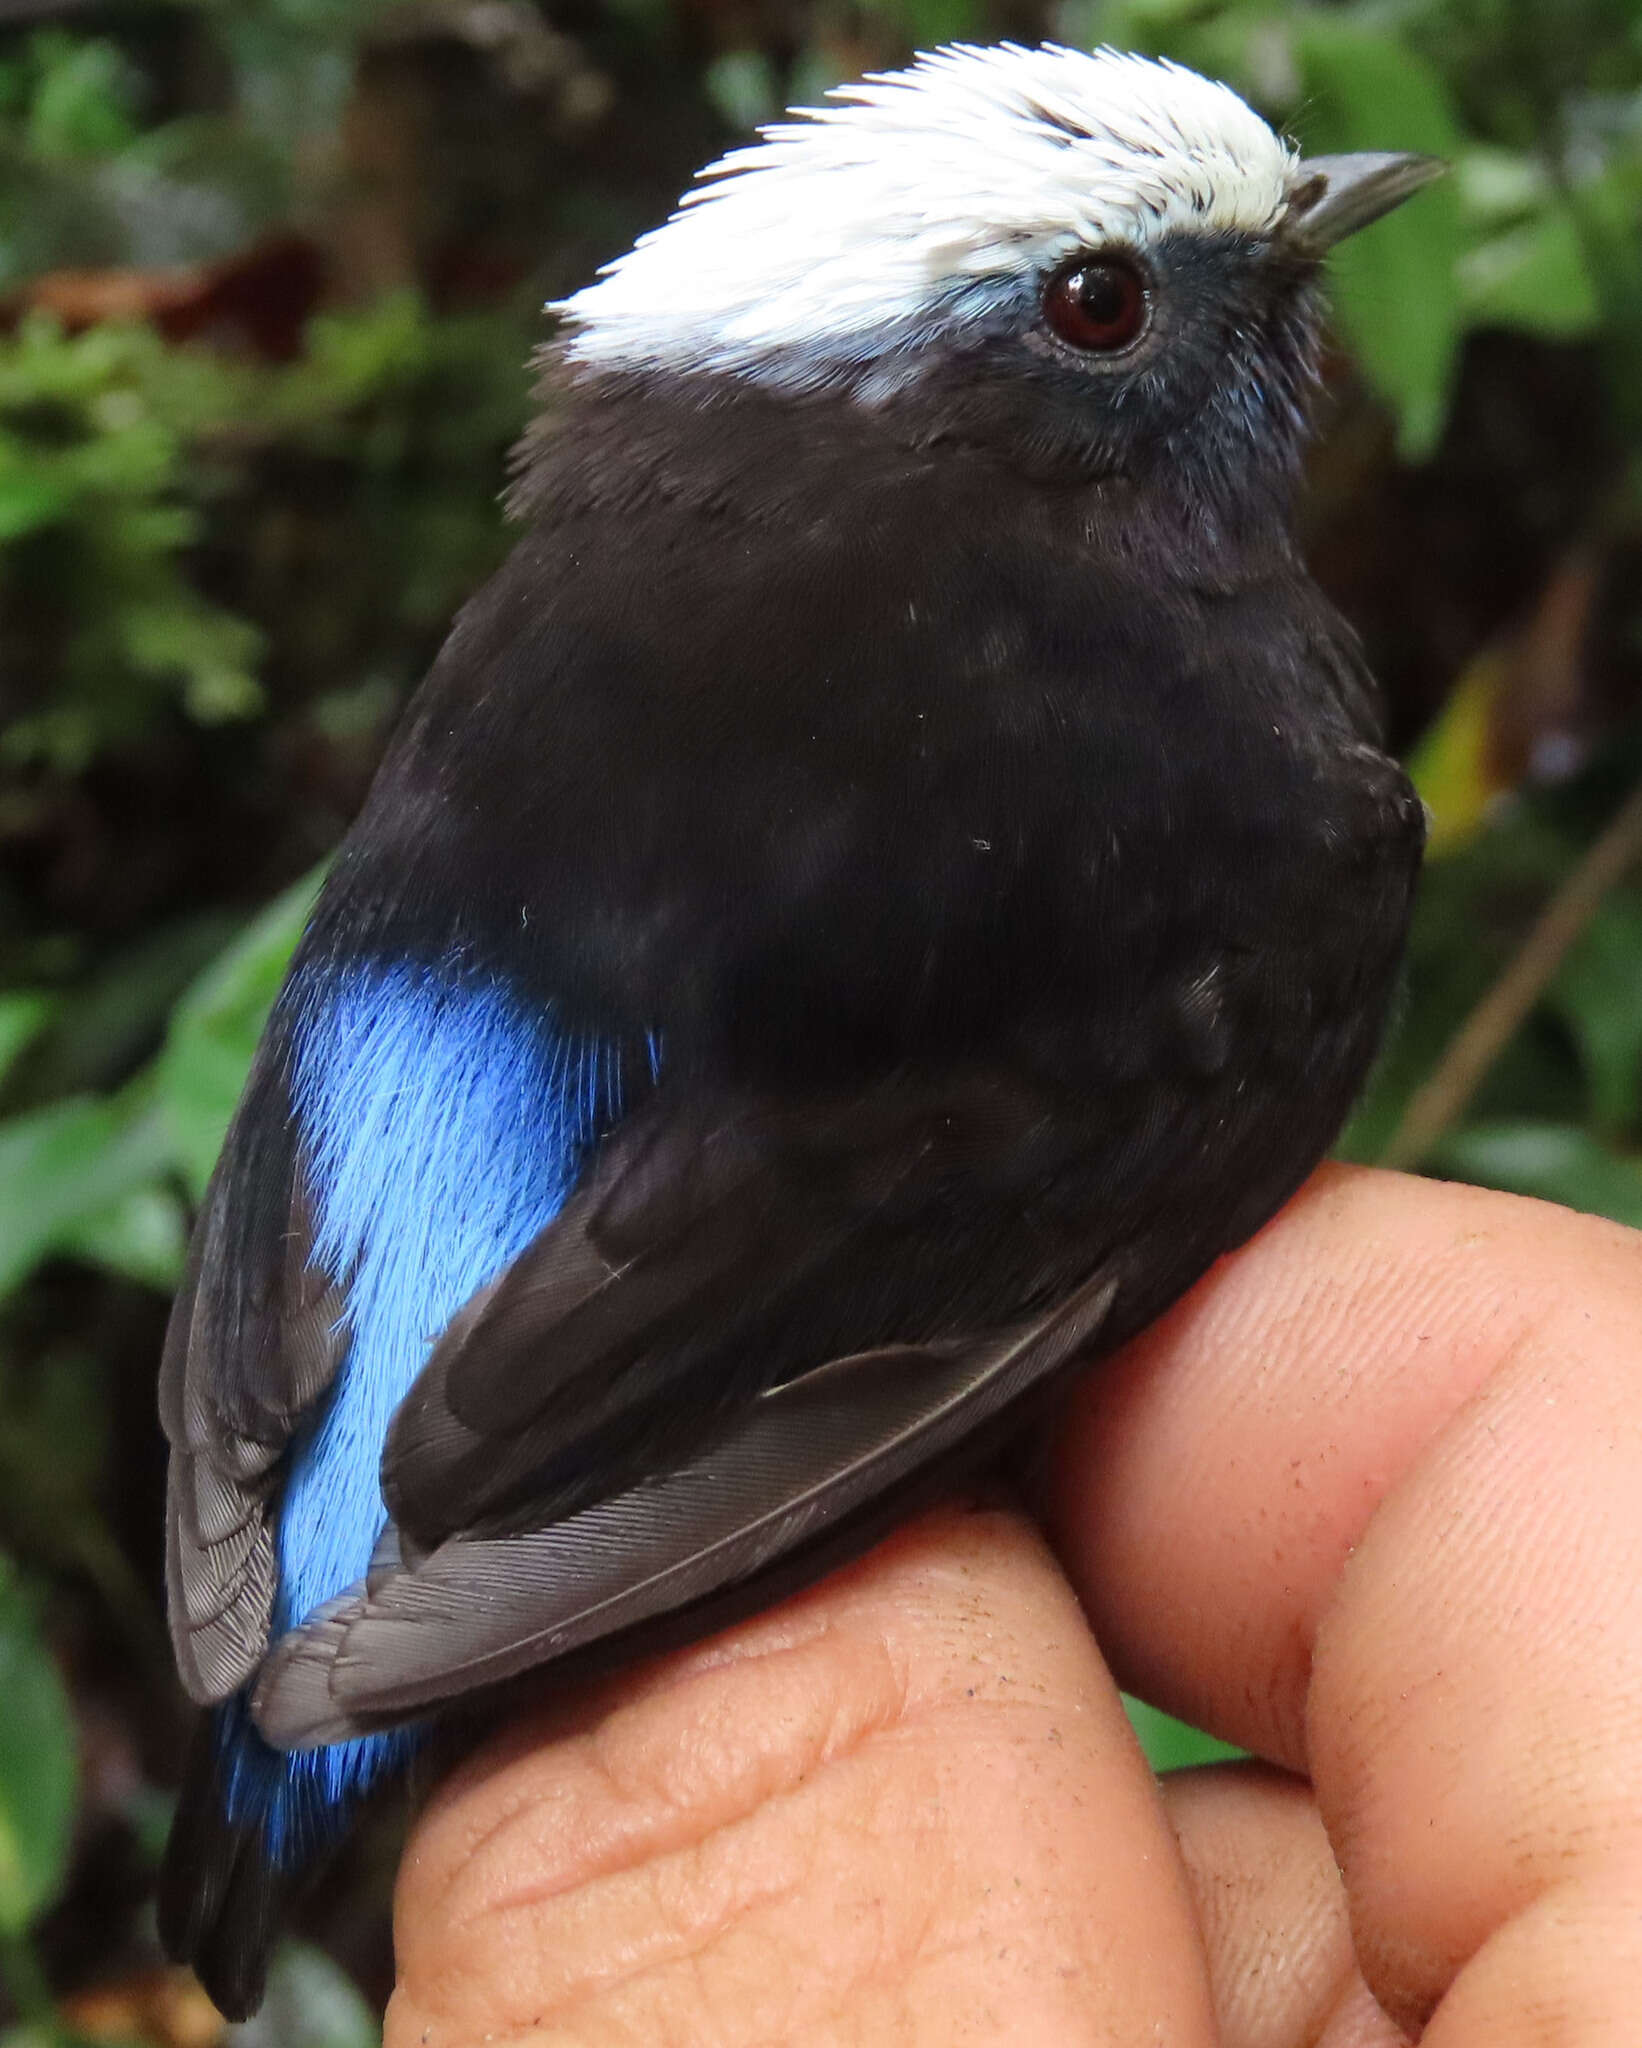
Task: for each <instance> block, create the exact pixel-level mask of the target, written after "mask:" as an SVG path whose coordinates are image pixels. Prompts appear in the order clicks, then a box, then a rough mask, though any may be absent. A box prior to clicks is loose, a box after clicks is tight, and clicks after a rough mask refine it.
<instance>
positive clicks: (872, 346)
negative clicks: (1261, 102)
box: [554, 44, 1440, 496]
mask: <svg viewBox="0 0 1642 2048" xmlns="http://www.w3.org/2000/svg"><path fill="white" fill-rule="evenodd" d="M1438 168H1440V166H1437V165H1435V164H1433V163H1432V162H1431V160H1430V159H1427V158H1421V157H1410V156H1349V157H1333V158H1324V159H1316V160H1311V161H1307V160H1305V159H1303V158H1300V157H1298V156H1297V155H1296V154H1295V153H1294V152H1293V151H1291V150H1290V149H1289V148H1287V147H1286V146H1285V144H1284V143H1283V142H1282V141H1280V140H1279V138H1278V137H1277V136H1276V135H1275V134H1274V133H1273V132H1272V130H1271V129H1270V128H1269V127H1268V126H1267V125H1266V123H1265V122H1264V121H1263V120H1261V119H1260V117H1259V116H1258V115H1257V114H1255V113H1254V112H1253V111H1252V110H1251V109H1250V108H1249V107H1247V106H1246V105H1245V104H1244V102H1243V101H1242V100H1240V99H1239V98H1238V97H1237V95H1236V94H1235V93H1233V92H1232V91H1231V90H1230V89H1229V88H1228V87H1226V86H1223V85H1218V84H1214V83H1212V82H1211V81H1209V80H1207V79H1204V78H1200V77H1198V76H1197V75H1196V74H1195V73H1193V72H1190V71H1186V70H1183V69H1181V68H1180V67H1179V66H1177V65H1172V64H1167V63H1157V62H1153V61H1152V60H1150V59H1147V58H1143V57H1136V56H1127V55H1121V54H1119V53H1117V52H1115V51H1110V50H1102V51H1097V52H1095V53H1094V54H1093V55H1091V54H1088V53H1086V52H1081V51H1076V50H1069V49H1061V48H1055V47H1046V48H1043V49H1022V48H1018V47H1016V46H1013V45H1009V44H1005V45H1002V46H999V47H996V48H987V49H976V48H966V47H960V48H952V49H945V50H940V51H938V52H936V53H935V54H933V55H930V56H925V57H920V58H919V59H918V60H917V61H916V62H915V63H914V64H912V65H911V66H910V67H909V68H908V69H907V70H905V71H898V72H892V73H889V74H887V75H885V76H881V77H875V78H869V79H867V80H865V81H864V82H862V83H860V84H856V85H849V86H843V87H840V88H839V89H838V91H837V92H835V93H834V94H833V95H832V99H831V104H829V105H828V106H825V107H823V108H820V109H817V110H815V111H814V112H811V113H807V114H805V115H804V116H803V117H802V118H801V119H798V120H795V121H792V122H787V123H783V124H781V125H779V126H776V127H772V128H769V129H766V130H765V131H764V133H763V136H762V139H761V140H760V141H759V142H757V143H755V144H753V145H752V146H751V147H749V148H745V149H739V150H735V151H733V152H732V153H731V154H730V155H728V156H726V157H725V158H723V159H722V160H721V161H720V162H719V163H717V164H714V165H713V166H712V167H711V168H710V169H708V170H707V171H705V172H704V173H703V174H702V177H701V179H700V181H699V182H698V184H697V185H696V186H695V187H694V188H693V189H692V190H691V191H690V193H689V194H688V195H687V196H686V198H685V200H684V202H683V204H682V205H681V206H680V208H679V210H678V211H677V213H675V214H674V216H673V217H672V219H671V220H669V221H668V222H667V223H666V224H665V225H664V226H663V227H660V228H658V229H656V230H655V231H654V232H653V233H651V234H648V235H646V236H644V237H643V238H642V239H641V240H640V241H639V242H638V244H637V245H636V246H635V247H634V248H633V249H632V250H631V251H630V252H629V253H628V254H627V255H625V256H622V257H620V258H619V259H618V260H617V261H616V262H614V263H612V264H610V265H609V266H608V267H607V268H606V269H605V270H604V272H603V273H602V274H601V275H600V276H599V278H598V279H597V280H596V281H595V282H594V283H593V284H591V285H589V286H587V287H586V289H585V290H583V291H580V292H578V293H577V294H576V295H575V296H574V297H573V298H570V299H567V300H565V301H564V302H562V303H561V304H560V305H558V306H557V307H555V308H554V310H555V311H557V312H558V313H560V314H561V315H562V316H563V318H564V321H565V330H564V338H563V343H562V347H563V354H564V356H565V357H566V359H567V362H568V365H569V367H570V368H571V370H572V372H573V373H574V372H594V373H597V372H616V373H621V372H637V373H640V374H642V375H644V376H647V377H655V376H658V375H661V376H675V375H676V376H684V377H702V378H709V379H714V380H723V379H729V380H742V381H744V382H746V383H749V384H752V385H754V386H758V387H762V388H763V389H765V390H766V391H774V392H778V393H785V394H789V395H792V396H795V397H800V396H809V395H814V394H836V395H838V396H840V397H842V398H845V399H847V400H849V401H851V402H853V403H855V404H857V405H859V406H863V407H868V408H873V409H876V410H878V411H880V412H882V413H884V414H885V415H887V416H888V417H889V418H891V419H893V420H894V421H896V422H898V423H899V425H900V427H901V428H902V430H903V431H905V430H906V429H907V428H909V427H910V428H911V429H912V430H913V431H915V432H917V433H919V434H920V435H921V436H923V437H925V438H928V439H937V438H941V439H951V440H958V441H962V442H965V443H967V444H969V445H972V446H973V445H979V446H990V447H993V448H996V449H999V450H1001V451H1003V452H1005V453H1007V454H1009V455H1011V456H1013V457H1017V458H1020V459H1024V460H1026V461H1027V462H1028V463H1030V464H1031V465H1032V466H1034V467H1037V468H1043V469H1046V470H1049V471H1053V472H1066V471H1070V472H1073V473H1076V474H1080V475H1083V476H1108V475H1110V476H1132V477H1139V476H1143V475H1145V474H1148V473H1151V472H1154V471H1156V470H1157V469H1158V468H1159V467H1160V466H1166V467H1167V468H1168V470H1169V472H1170V473H1171V474H1172V475H1174V476H1176V477H1179V478H1182V479H1188V480H1190V481H1191V482H1193V483H1194V484H1196V485H1197V486H1198V487H1200V488H1208V489H1210V490H1211V491H1213V492H1214V494H1215V495H1216V496H1223V495H1224V494H1225V493H1226V492H1227V491H1228V490H1229V491H1230V492H1232V493H1233V494H1234V495H1236V494H1239V493H1240V492H1242V491H1243V490H1246V489H1251V488H1252V489H1254V490H1256V491H1259V492H1261V493H1262V494H1264V493H1265V492H1268V491H1269V490H1270V489H1271V488H1272V487H1273V486H1274V485H1277V484H1279V483H1281V484H1283V485H1284V486H1286V482H1287V479H1288V478H1289V476H1290V475H1291V474H1292V472H1293V469H1294V466H1295V462H1296V459H1297V456H1298V452H1299V449H1300V445H1301V441H1302V437H1303V426H1304V398H1305V395H1306V392H1307V389H1308V387H1309V384H1310V382H1311V379H1312V376H1313V373H1314V368H1315V361H1316V352H1317V341H1316V317H1315V304H1314V300H1315V294H1314V290H1313V283H1314V279H1315V276H1316V273H1317V269H1318V266H1319V264H1320V261H1321V259H1322V257H1323V255H1324V254H1325V253H1326V251H1327V249H1328V248H1329V247H1330V246H1331V245H1332V244H1333V243H1334V242H1336V241H1338V240H1339V239H1340V237H1341V236H1342V235H1345V234H1347V233H1349V232H1351V231H1352V230H1353V229H1354V228H1357V227H1360V226H1362V225H1364V224H1365V223H1367V222H1368V221H1370V220H1373V219H1376V218H1377V217H1378V216H1379V215H1380V214H1382V213H1384V212H1386V211H1387V210H1388V209H1389V208H1390V207H1392V206H1394V205H1396V204H1397V203H1398V202H1399V201H1400V200H1401V199H1403V198H1404V197H1406V196H1407V195H1408V194H1409V193H1410V192H1412V191H1414V190H1416V189H1417V188H1418V187H1419V186H1420V185H1422V184H1424V183H1425V182H1426V180H1427V179H1428V178H1429V177H1430V176H1431V175H1432V174H1433V172H1434V171H1435V170H1436V169H1438Z"/></svg>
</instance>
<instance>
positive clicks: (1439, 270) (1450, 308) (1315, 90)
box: [1293, 9, 1464, 460]
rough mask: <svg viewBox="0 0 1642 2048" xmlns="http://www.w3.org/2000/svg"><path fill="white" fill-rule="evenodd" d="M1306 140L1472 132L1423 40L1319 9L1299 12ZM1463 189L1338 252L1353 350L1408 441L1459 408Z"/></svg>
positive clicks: (1457, 139) (1401, 140) (1427, 442)
mask: <svg viewBox="0 0 1642 2048" xmlns="http://www.w3.org/2000/svg"><path fill="white" fill-rule="evenodd" d="M1293 50H1294V59H1295V63H1296V66H1297V68H1298V70H1299V74H1300V85H1301V93H1302V98H1301V114H1300V117H1299V119H1298V122H1297V125H1298V126H1299V127H1300V128H1301V129H1302V131H1303V139H1304V142H1305V146H1306V149H1307V150H1308V151H1310V152H1312V153H1314V154H1324V153H1330V154H1332V153H1334V152H1337V151H1347V150H1355V149H1376V150H1383V149H1416V150H1423V151H1425V152H1426V153H1427V154H1429V155H1432V156H1440V157H1444V158H1448V159H1450V160H1452V159H1453V158H1454V157H1455V156H1456V155H1457V154H1458V153H1459V151H1460V149H1461V147H1462V146H1463V140H1464V138H1463V136H1462V133H1461V130H1460V127H1459V124H1458V121H1457V120H1456V118H1455V115H1454V112H1453V109H1452V106H1451V105H1450V102H1449V98H1448V92H1447V88H1446V87H1445V86H1444V84H1443V81H1442V79H1441V77H1440V75H1439V74H1438V72H1437V71H1436V70H1435V68H1434V67H1433V66H1432V65H1430V64H1429V63H1427V62H1426V60H1425V59H1424V58H1423V57H1421V56H1420V55H1419V54H1418V53H1417V52H1416V51H1414V50H1413V49H1411V48H1409V46H1408V45H1407V44H1406V43H1403V42H1401V41H1399V40H1398V39H1397V38H1396V37H1395V36H1394V35H1392V34H1390V33H1388V32H1387V31H1385V30H1382V29H1379V28H1375V27H1371V26H1369V25H1368V24H1366V23H1365V22H1363V21H1361V20H1360V19H1353V18H1350V17H1347V16H1344V15H1341V14H1338V13H1334V12H1324V11H1323V10H1322V9H1315V10H1311V11H1308V12H1306V13H1303V14H1300V15H1298V16H1297V17H1296V19H1295V23H1294V29H1293ZM1463 247H1464V228H1463V224H1462V221H1461V216H1460V195H1459V192H1458V190H1457V188H1456V186H1455V184H1454V182H1453V180H1452V179H1444V180H1442V181H1441V182H1439V183H1438V184H1436V185H1433V186H1431V187H1430V188H1429V189H1428V190H1426V191H1424V192H1421V193H1419V194H1418V195H1417V196H1416V197H1415V198H1413V199H1411V200H1409V201H1408V203H1407V204H1406V205H1404V206H1401V207H1399V208H1398V209H1397V211H1396V212H1395V213H1392V214H1390V215H1388V216H1387V218H1386V219H1384V220H1382V221H1379V222H1377V223H1376V224H1375V225H1374V226H1373V227H1371V228H1366V229H1364V230H1363V232H1362V233H1360V234H1357V235H1353V236H1352V237H1351V239H1350V240H1349V241H1347V242H1344V243H1342V244H1341V246H1340V248H1339V249H1338V250H1337V251H1336V252H1335V253H1334V255H1333V257H1332V258H1331V260H1330V271H1331V276H1332V282H1333V289H1334V299H1335V304H1336V306H1337V307H1338V309H1339V314H1340V320H1341V324H1342V326H1343V327H1344V329H1345V331H1346V334H1347V336H1348V338H1349V340H1350V342H1351V345H1352V348H1353V351H1354V352H1355V354H1356V356H1357V358H1358V360H1359V361H1360V362H1361V364H1362V366H1363V369H1364V370H1365V371H1366V373H1367V374H1368V377H1369V379H1370V380H1371V382H1372V383H1373V384H1374V385H1375V387H1376V388H1377V389H1378V390H1379V391H1380V393H1381V394H1382V396H1384V398H1385V399H1386V400H1387V401H1388V402H1389V403H1390V405H1391V406H1392V407H1393V408H1394V410H1395V412H1396V414H1397V424H1398V443H1399V446H1400V448H1401V450H1402V452H1403V454H1404V455H1405V456H1406V457H1408V458H1410V459H1412V460H1418V459H1419V458H1420V457H1422V456H1425V455H1428V454H1430V452H1431V450H1432V448H1433V447H1434V446H1435V445H1436V442H1437V438H1438V436H1439V435H1440V434H1441V432H1442V427H1443V422H1444V420H1445V418H1446V416H1447V411H1448V399H1449V392H1450V389H1451V387H1452V384H1453V380H1454V371H1455V367H1456V364H1457V361H1458V357H1459V345H1460V339H1461V333H1462V328H1463V324H1464V318H1463V309H1462V306H1461V301H1460V290H1459V275H1458V272H1459V259H1460V254H1461V251H1462V249H1463Z"/></svg>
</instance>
